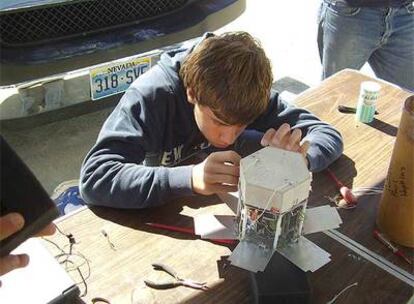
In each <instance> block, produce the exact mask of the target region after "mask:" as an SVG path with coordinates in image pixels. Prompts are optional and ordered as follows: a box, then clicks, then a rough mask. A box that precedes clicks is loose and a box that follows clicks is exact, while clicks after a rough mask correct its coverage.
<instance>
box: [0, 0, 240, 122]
mask: <svg viewBox="0 0 414 304" xmlns="http://www.w3.org/2000/svg"><path fill="white" fill-rule="evenodd" d="M245 6H246V4H245V0H2V1H1V2H0V121H1V122H2V123H3V122H6V123H7V122H10V121H16V120H22V119H27V118H30V117H33V116H39V115H48V116H49V117H51V116H54V117H59V115H58V114H57V111H59V110H61V109H63V108H69V107H77V108H78V109H79V108H80V107H81V108H82V109H87V108H88V106H89V107H101V106H105V105H108V104H114V103H116V102H117V101H118V100H119V96H118V94H120V93H122V92H124V91H125V90H126V89H127V88H128V86H129V85H130V84H131V83H132V82H133V81H134V80H135V79H136V78H137V77H139V76H140V75H142V74H143V73H145V72H146V71H147V70H148V69H149V68H151V66H153V65H154V64H156V63H157V61H158V59H159V57H160V55H161V53H162V52H164V51H166V50H168V49H171V48H175V47H180V45H182V44H183V43H187V42H188V41H189V40H191V39H194V38H195V37H198V36H201V35H202V34H203V33H205V32H207V31H214V30H216V29H218V28H220V27H222V26H224V25H225V24H227V23H229V22H230V21H232V20H234V19H235V18H237V17H238V16H239V15H241V14H242V13H243V11H244V10H245ZM98 104H99V105H98ZM51 112H53V113H55V115H53V113H51ZM75 112H76V111H75ZM80 112H82V110H79V111H78V112H77V113H80Z"/></svg>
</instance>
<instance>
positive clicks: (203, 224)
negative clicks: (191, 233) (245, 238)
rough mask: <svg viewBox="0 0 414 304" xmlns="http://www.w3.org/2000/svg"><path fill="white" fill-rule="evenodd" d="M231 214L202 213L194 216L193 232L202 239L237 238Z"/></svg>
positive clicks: (233, 217) (233, 218)
mask: <svg viewBox="0 0 414 304" xmlns="http://www.w3.org/2000/svg"><path fill="white" fill-rule="evenodd" d="M235 219H236V218H235V216H233V215H213V214H202V215H197V216H195V217H194V229H195V234H197V235H200V236H201V238H202V239H211V240H215V239H232V240H235V239H237V231H236V226H235V225H236V224H235Z"/></svg>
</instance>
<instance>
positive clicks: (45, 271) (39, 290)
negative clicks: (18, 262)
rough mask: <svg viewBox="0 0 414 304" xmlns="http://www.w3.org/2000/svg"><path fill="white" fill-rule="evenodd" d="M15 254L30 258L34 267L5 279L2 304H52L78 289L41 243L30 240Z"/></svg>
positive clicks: (12, 273) (27, 267) (29, 266)
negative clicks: (27, 255)
mask: <svg viewBox="0 0 414 304" xmlns="http://www.w3.org/2000/svg"><path fill="white" fill-rule="evenodd" d="M12 253H13V254H18V253H27V254H29V257H30V263H29V265H27V266H26V267H25V268H19V269H16V270H14V271H11V272H9V273H7V274H5V275H3V276H2V277H1V281H2V287H1V288H0V303H31V304H43V303H49V302H50V301H52V300H53V299H55V298H57V297H58V296H60V295H61V294H62V293H63V292H64V291H65V290H67V289H68V288H69V287H70V286H73V285H74V282H73V280H72V279H71V278H70V277H69V275H68V274H67V273H66V272H65V270H64V269H63V268H62V266H61V265H60V264H59V263H58V262H57V261H56V260H55V258H54V257H53V256H52V255H51V254H50V252H49V251H48V250H47V249H46V248H45V247H44V246H43V245H42V244H41V243H40V241H39V240H38V239H29V240H27V241H26V242H24V243H22V244H21V245H20V246H19V247H17V248H16V249H15V250H13V252H12ZM22 291H23V292H22Z"/></svg>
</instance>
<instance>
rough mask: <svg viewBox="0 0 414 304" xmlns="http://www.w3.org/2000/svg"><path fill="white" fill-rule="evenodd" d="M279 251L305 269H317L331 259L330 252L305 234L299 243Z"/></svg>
mask: <svg viewBox="0 0 414 304" xmlns="http://www.w3.org/2000/svg"><path fill="white" fill-rule="evenodd" d="M277 251H278V252H279V253H280V254H282V255H283V256H284V257H285V258H287V259H288V260H289V261H291V262H292V263H293V264H295V265H296V266H298V267H299V268H300V269H302V270H303V271H312V272H313V271H316V270H318V269H319V268H321V267H322V266H323V265H325V264H327V263H329V261H330V260H331V259H330V258H329V257H330V256H331V255H330V254H329V253H328V252H326V251H325V250H323V249H322V248H320V247H319V246H317V245H316V244H314V243H312V242H311V241H309V240H308V239H307V238H305V237H303V236H302V237H301V238H300V239H299V241H298V242H297V243H294V244H292V245H290V246H286V247H284V248H281V249H277Z"/></svg>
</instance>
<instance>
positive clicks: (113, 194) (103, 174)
mask: <svg viewBox="0 0 414 304" xmlns="http://www.w3.org/2000/svg"><path fill="white" fill-rule="evenodd" d="M143 98H144V97H143V95H142V94H140V92H139V90H137V89H136V88H135V89H134V88H132V89H129V90H127V92H126V93H125V94H124V96H123V97H122V99H121V101H120V102H119V104H118V106H117V107H116V108H115V109H114V111H113V112H112V113H111V115H110V116H109V117H108V119H107V120H106V122H105V123H104V125H103V127H102V130H101V132H100V134H99V136H98V140H97V143H96V144H95V146H94V147H93V148H92V150H91V151H90V152H89V153H88V155H87V156H86V158H85V160H84V162H83V164H82V167H81V176H80V192H81V195H82V197H83V199H84V200H85V201H86V203H87V204H89V205H100V206H107V207H115V208H146V207H152V206H157V205H160V204H162V203H164V202H166V201H167V200H169V199H171V198H174V197H176V196H178V195H180V196H185V195H191V194H193V192H192V186H191V172H192V167H191V166H181V167H175V168H166V167H147V166H145V165H143V161H144V159H145V155H146V151H151V149H153V148H154V147H156V146H157V145H159V144H160V142H161V141H162V128H161V127H159V128H158V127H157V126H161V125H162V123H161V122H160V119H161V118H160V115H156V114H154V113H151V112H150V111H148V110H147V109H145V108H144V107H143V102H140V101H142V99H143ZM144 121H145V123H144Z"/></svg>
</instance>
